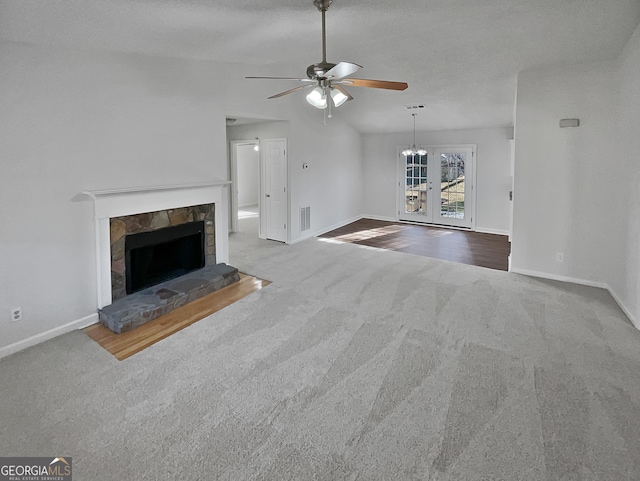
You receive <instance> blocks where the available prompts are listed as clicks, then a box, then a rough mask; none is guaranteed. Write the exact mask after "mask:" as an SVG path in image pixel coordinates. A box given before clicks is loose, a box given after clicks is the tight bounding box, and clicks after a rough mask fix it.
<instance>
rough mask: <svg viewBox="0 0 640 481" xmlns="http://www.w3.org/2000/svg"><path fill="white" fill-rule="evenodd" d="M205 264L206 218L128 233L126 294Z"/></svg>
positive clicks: (126, 246)
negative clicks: (148, 230) (147, 230)
mask: <svg viewBox="0 0 640 481" xmlns="http://www.w3.org/2000/svg"><path fill="white" fill-rule="evenodd" d="M204 265H205V227H204V221H199V222H189V223H187V224H181V225H177V226H174V227H166V228H164V229H158V230H154V231H151V232H141V233H139V234H132V235H127V236H126V238H125V267H126V291H127V294H132V293H134V292H137V291H140V290H142V289H145V288H147V287H151V286H155V285H156V284H160V283H161V282H164V281H167V280H169V279H174V278H176V277H180V276H182V275H184V274H186V273H187V272H191V271H194V270H196V269H200V268H202V267H204Z"/></svg>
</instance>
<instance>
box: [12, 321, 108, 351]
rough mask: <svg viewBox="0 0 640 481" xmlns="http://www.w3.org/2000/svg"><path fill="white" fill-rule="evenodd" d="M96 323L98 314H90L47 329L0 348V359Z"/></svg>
mask: <svg viewBox="0 0 640 481" xmlns="http://www.w3.org/2000/svg"><path fill="white" fill-rule="evenodd" d="M97 322H98V313H97V312H96V313H95V314H91V315H89V316H86V317H83V318H81V319H76V320H75V321H71V322H69V323H67V324H63V325H62V326H58V327H54V328H53V329H49V330H48V331H44V332H41V333H40V334H36V335H35V336H31V337H28V338H26V339H23V340H21V341H18V342H14V343H13V344H9V345H8V346H3V347H0V359H2V358H4V357H7V356H10V355H12V354H15V353H16V352H20V351H23V350H24V349H27V348H29V347H33V346H35V345H37V344H40V343H42V342H45V341H48V340H49V339H53V338H54V337H58V336H61V335H62V334H66V333H68V332H71V331H75V330H78V329H84V328H85V327H88V326H91V325H92V324H95V323H97Z"/></svg>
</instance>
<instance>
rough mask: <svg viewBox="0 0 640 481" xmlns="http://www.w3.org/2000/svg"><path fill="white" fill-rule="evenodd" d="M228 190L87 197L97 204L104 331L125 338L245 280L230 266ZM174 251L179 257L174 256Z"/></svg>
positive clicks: (195, 187)
mask: <svg viewBox="0 0 640 481" xmlns="http://www.w3.org/2000/svg"><path fill="white" fill-rule="evenodd" d="M228 184H229V182H228V181H220V182H213V183H206V184H190V185H174V186H158V187H143V188H133V189H114V190H103V191H86V192H84V194H86V195H89V196H90V197H91V198H92V199H93V201H94V212H95V226H96V252H97V256H96V257H97V260H96V265H97V294H98V295H97V298H98V309H99V315H100V321H101V322H102V323H103V324H105V325H107V326H108V327H109V328H110V329H112V330H114V331H115V332H125V331H126V330H129V329H132V328H133V327H136V326H137V325H140V324H142V323H144V322H146V321H148V320H152V319H153V318H155V317H158V316H159V315H162V314H164V313H165V312H168V311H170V310H171V309H173V308H175V307H178V306H180V305H182V304H185V303H186V302H189V301H191V300H194V299H197V298H198V297H201V296H202V295H205V294H207V293H209V292H212V291H213V290H216V289H218V288H220V287H223V286H224V285H228V284H229V283H231V282H235V281H236V280H238V279H239V275H238V272H237V269H235V268H233V267H230V266H227V265H226V264H225V263H226V262H228V213H227V211H228V204H227V198H228V187H227V186H228ZM158 239H159V240H158ZM174 248H175V249H177V253H175V254H174V253H171V254H170V253H168V252H169V251H168V250H167V249H174ZM199 249H200V250H201V252H200V253H198V252H196V251H198V250H199ZM138 250H139V251H138ZM199 255H200V256H201V257H198V256H199ZM132 258H133V267H132ZM136 259H137V260H136ZM185 259H186V260H185ZM132 269H133V270H136V272H138V271H142V272H143V274H145V275H147V276H148V277H150V280H149V279H147V280H146V281H142V283H140V281H139V280H136V281H135V282H134V281H133V280H132V278H133V277H136V275H138V274H139V272H138V273H137V274H135V275H134V273H133V270H132ZM164 271H166V272H164ZM191 271H192V272H191ZM163 276H164V277H163ZM143 277H144V276H143ZM172 279H173V280H172ZM127 280H129V284H130V285H129V287H128V286H127ZM145 282H147V284H145ZM132 284H136V285H135V286H133V287H132ZM127 291H129V292H127Z"/></svg>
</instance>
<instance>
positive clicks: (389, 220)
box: [360, 215, 398, 222]
mask: <svg viewBox="0 0 640 481" xmlns="http://www.w3.org/2000/svg"><path fill="white" fill-rule="evenodd" d="M360 219H372V220H384V221H387V222H398V219H396V218H395V217H387V216H385V215H363V216H360Z"/></svg>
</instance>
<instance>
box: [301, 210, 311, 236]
mask: <svg viewBox="0 0 640 481" xmlns="http://www.w3.org/2000/svg"><path fill="white" fill-rule="evenodd" d="M309 229H311V207H301V208H300V232H304V231H305V230H309Z"/></svg>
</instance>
